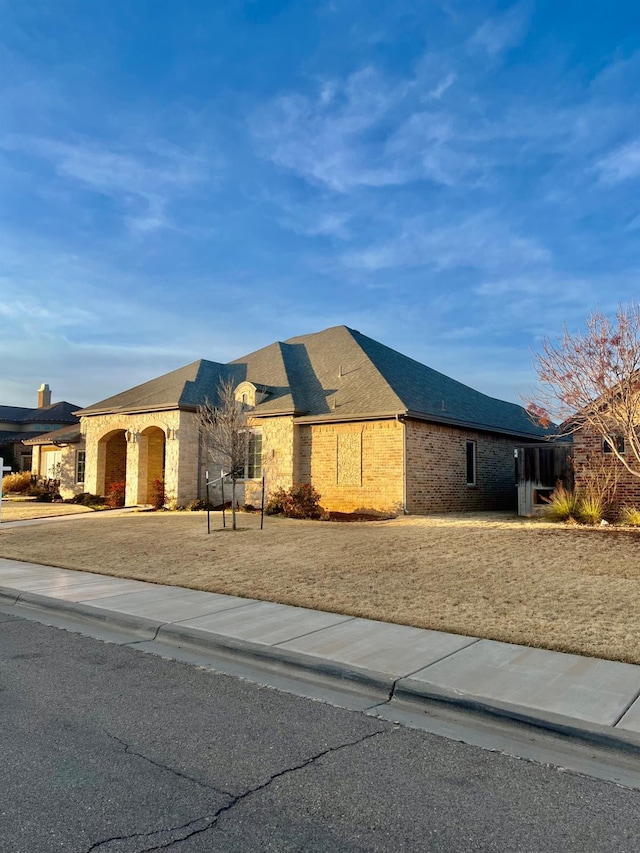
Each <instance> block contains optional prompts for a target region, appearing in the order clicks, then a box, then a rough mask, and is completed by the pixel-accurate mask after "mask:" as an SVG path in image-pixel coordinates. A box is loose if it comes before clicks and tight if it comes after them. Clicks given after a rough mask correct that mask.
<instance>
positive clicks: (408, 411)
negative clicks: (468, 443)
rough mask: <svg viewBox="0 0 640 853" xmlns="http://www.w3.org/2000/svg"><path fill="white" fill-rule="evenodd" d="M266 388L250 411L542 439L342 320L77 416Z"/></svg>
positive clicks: (184, 371) (522, 417)
mask: <svg viewBox="0 0 640 853" xmlns="http://www.w3.org/2000/svg"><path fill="white" fill-rule="evenodd" d="M228 378H233V379H234V381H235V382H241V381H243V380H248V381H249V382H252V383H253V384H254V385H256V386H260V387H261V388H262V389H264V390H265V392H266V393H265V396H264V398H263V401H262V402H261V403H260V404H259V405H257V406H256V407H255V409H254V410H253V411H252V414H253V415H254V416H256V417H267V416H274V415H284V414H290V415H295V416H296V418H297V419H298V420H299V421H300V422H303V423H317V422H323V421H348V420H358V419H363V418H374V417H380V416H385V417H395V416H396V415H398V416H407V417H413V418H418V419H421V420H428V421H435V422H439V423H446V424H451V425H457V426H467V427H470V428H474V429H480V430H486V431H490V432H500V433H507V434H509V435H517V436H521V437H525V438H530V439H531V438H536V437H537V438H540V437H541V436H543V435H544V434H545V432H544V430H542V429H541V428H540V427H538V426H536V425H535V424H534V423H532V421H531V420H530V418H529V416H528V415H527V413H526V412H525V410H524V409H523V408H522V407H521V406H517V405H515V404H514V403H506V402H504V401H502V400H497V399H495V398H493V397H488V396H487V395H485V394H481V393H480V392H479V391H474V390H473V389H472V388H469V387H468V386H466V385H463V384H462V383H461V382H457V381H456V380H454V379H450V378H449V377H448V376H445V375H444V374H442V373H438V372H437V371H435V370H432V369H431V368H430V367H426V366H425V365H424V364H420V362H418V361H414V360H413V359H412V358H408V357H407V356H405V355H402V354H401V353H399V352H396V351H395V350H393V349H391V348H390V347H387V346H384V345H383V344H380V343H378V342H377V341H374V340H373V339H372V338H368V337H367V336H366V335H362V334H360V332H357V331H355V330H354V329H349V328H347V327H346V326H334V327H332V328H329V329H325V330H324V331H322V332H316V333H313V334H309V335H301V336H299V337H295V338H290V339H289V340H287V341H285V342H277V343H273V344H270V345H269V346H267V347H264V348H263V349H260V350H256V351H255V352H253V353H249V355H246V356H243V357H242V358H238V359H236V360H234V361H232V362H229V363H228V364H218V363H216V362H212V361H205V360H200V361H196V362H193V364H189V365H186V366H185V367H181V368H179V369H178V370H174V371H172V372H171V373H167V374H165V375H164V376H160V377H158V378H157V379H153V380H151V381H150V382H145V383H144V384H142V385H138V386H136V387H135V388H131V389H130V390H128V391H124V392H123V393H121V394H117V395H115V396H114V397H109V398H108V399H106V400H102V401H101V402H99V403H96V404H95V405H93V406H89V407H88V408H86V409H81V410H80V411H79V412H77V414H79V415H96V414H102V413H116V412H123V413H124V412H131V413H132V412H141V411H154V410H166V409H175V408H184V409H195V407H196V406H197V405H199V404H201V403H202V402H204V400H205V399H208V400H210V401H211V402H212V403H214V404H215V402H216V400H217V388H218V386H219V384H220V381H221V380H225V379H228Z"/></svg>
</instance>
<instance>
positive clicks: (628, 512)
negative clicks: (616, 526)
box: [620, 506, 640, 527]
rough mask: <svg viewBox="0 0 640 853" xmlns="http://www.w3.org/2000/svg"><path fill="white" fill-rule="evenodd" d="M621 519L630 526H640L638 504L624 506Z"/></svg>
mask: <svg viewBox="0 0 640 853" xmlns="http://www.w3.org/2000/svg"><path fill="white" fill-rule="evenodd" d="M620 520H621V521H622V523H623V524H627V525H629V527H640V509H639V508H638V507H636V506H623V507H622V512H621V513H620Z"/></svg>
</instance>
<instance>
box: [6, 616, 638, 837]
mask: <svg viewBox="0 0 640 853" xmlns="http://www.w3.org/2000/svg"><path fill="white" fill-rule="evenodd" d="M0 721H1V725H0V791H1V792H2V797H1V798H0V851H1V853H50V851H51V853H53V851H69V853H89V851H99V853H141V852H142V851H150V850H167V849H170V850H173V851H180V853H187V851H189V853H190V852H191V851H225V853H235V851H242V852H243V853H246V851H279V853H280V851H350V853H355V852H356V851H358V853H361V851H442V853H458V851H465V853H466V851H496V853H510V851H523V853H524V851H531V853H545V851H553V853H563V851H580V853H591V852H592V851H603V853H604V851H607V853H611V851H616V853H625V851H628V853H636V851H637V850H638V849H640V793H638V792H637V791H632V790H627V789H625V788H621V787H617V786H616V785H614V784H611V783H608V782H602V781H597V780H594V779H590V778H584V777H581V776H578V775H575V774H573V773H569V772H561V771H559V770H557V769H554V768H550V767H547V766H543V765H539V764H535V763H532V762H529V761H523V760H518V759H515V758H511V757H508V756H505V755H502V754H500V753H494V752H489V751H486V750H482V749H479V748H477V747H473V746H467V745H465V744H461V743H457V742H453V741H449V740H446V739H444V738H441V737H437V736H435V735H430V734H427V733H424V732H419V731H414V730H411V729H406V728H403V727H400V726H396V725H393V724H392V723H387V722H384V721H381V720H377V719H375V718H371V717H368V716H365V715H364V714H361V713H356V712H353V711H347V710H343V709H339V708H334V707H331V706H329V705H326V704H323V703H320V702H313V701H310V700H307V699H303V698H299V697H296V696H291V695H288V694H285V693H280V692H277V691H275V690H272V689H269V688H261V687H257V686H255V685H253V684H250V683H248V682H245V681H241V680H239V679H235V678H231V677H228V676H223V675H218V674H215V673H212V672H210V671H208V670H205V669H201V668H198V667H195V666H192V665H189V664H185V663H181V662H177V661H173V660H165V659H162V658H159V657H155V656H153V655H148V654H143V653H141V652H139V651H136V650H134V649H132V648H126V647H120V646H116V645H110V644H106V643H103V642H100V641H98V640H94V639H90V638H87V637H83V636H81V635H79V634H73V633H70V632H67V631H62V630H59V629H57V628H49V627H46V626H44V625H40V624H38V623H35V622H31V621H25V620H22V619H16V618H14V617H11V616H6V615H4V614H2V613H0Z"/></svg>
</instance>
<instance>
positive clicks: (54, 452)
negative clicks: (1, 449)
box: [24, 421, 86, 498]
mask: <svg viewBox="0 0 640 853" xmlns="http://www.w3.org/2000/svg"><path fill="white" fill-rule="evenodd" d="M24 444H25V445H26V446H27V447H30V448H31V450H32V460H31V473H32V474H34V475H35V476H36V477H38V478H39V479H41V480H58V481H59V483H60V485H59V488H58V491H59V493H60V495H61V496H62V497H63V498H71V497H73V495H76V494H78V493H79V492H84V469H85V455H86V454H85V442H84V436H83V435H82V433H81V431H80V422H79V421H77V423H75V424H72V425H70V426H66V427H62V428H61V429H57V430H54V431H53V432H48V433H45V434H44V435H36V436H34V437H33V438H29V439H27V440H26V441H25V442H24Z"/></svg>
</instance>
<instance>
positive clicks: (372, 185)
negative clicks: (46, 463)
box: [0, 0, 640, 405]
mask: <svg viewBox="0 0 640 853" xmlns="http://www.w3.org/2000/svg"><path fill="white" fill-rule="evenodd" d="M639 25H640V10H639V9H638V4H637V0H629V2H626V0H616V2H615V3H603V2H591V3H585V2H584V0H563V2H558V0H547V2H542V0H538V2H536V0H521V1H520V2H515V3H512V2H497V0H496V2H490V0H432V1H430V0H424V2H421V3H416V2H415V0H394V2H377V0H327V2H322V0H319V2H311V0H309V2H305V0H290V1H289V0H244V2H241V0H237V2H235V0H215V2H211V0H207V2H199V0H181V2H177V0H175V2H171V0H55V2H53V0H29V2H9V0H3V1H2V2H0V38H1V40H2V46H1V48H0V63H1V65H0V116H1V119H0V217H1V232H0V402H1V403H4V404H11V405H33V404H34V402H35V396H36V389H37V387H38V386H39V385H40V383H41V382H48V383H49V384H50V385H51V387H52V389H53V396H54V399H55V400H58V399H66V400H69V401H71V402H73V403H78V404H80V405H88V404H90V403H92V402H95V401H97V400H99V399H102V398H104V397H106V396H108V395H110V394H113V393H117V392H118V391H120V390H124V389H125V388H128V387H131V386H133V385H136V384H138V383H140V382H144V381H146V380H147V379H150V378H153V377H155V376H158V375H160V374H162V373H164V372H166V371H169V370H172V369H174V368H177V367H179V366H181V365H183V364H187V363H189V362H191V361H194V360H195V359H197V358H209V359H212V360H217V361H227V360H229V359H233V358H236V357H238V356H240V355H242V354H244V353H246V352H250V351H252V350H254V349H258V348H259V347H261V346H264V345H267V344H269V343H271V342H273V341H275V340H284V339H286V338H289V337H292V336H294V335H299V334H304V333H307V332H313V331H319V330H320V329H323V328H325V327H327V326H332V325H338V324H341V323H344V324H346V325H348V326H351V327H352V328H356V329H359V330H360V331H361V332H363V333H364V334H367V335H369V336H371V337H373V338H375V339H377V340H379V341H382V342H383V343H385V344H387V345H389V346H391V347H393V348H395V349H398V350H400V351H401V352H404V353H406V354H407V355H410V356H412V357H413V358H416V359H418V360H419V361H421V362H423V363H426V364H428V365H429V366H431V367H433V368H435V369H437V370H440V371H442V372H444V373H447V374H448V375H450V376H453V377H454V378H456V379H459V380H461V381H463V382H466V383H467V384H469V385H471V386H473V387H475V388H477V389H478V390H480V391H484V392H485V393H488V394H491V395H493V396H497V397H501V398H503V399H507V400H513V401H516V402H518V394H519V392H523V393H526V391H527V389H528V387H529V386H530V385H531V383H532V381H533V375H532V368H531V355H530V352H531V350H532V349H534V350H535V349H536V348H537V347H538V345H539V342H540V340H541V337H542V336H543V335H545V334H555V333H556V332H557V331H559V330H560V328H561V325H562V323H563V322H566V323H567V324H568V325H569V326H570V327H576V326H578V325H579V324H580V323H581V322H582V320H583V319H584V318H585V316H586V315H587V314H588V313H589V311H590V310H591V309H593V308H595V307H597V306H598V307H600V308H601V309H603V310H605V311H608V310H611V309H614V308H615V306H616V305H617V303H618V302H628V301H630V300H631V299H634V298H637V295H638V291H639V287H638V285H639V283H640V272H639V271H640V246H639V239H638V238H639V236H640V192H639V190H640V113H639V109H640V108H639V103H640V102H639V99H638V93H639V89H640V26H639Z"/></svg>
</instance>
